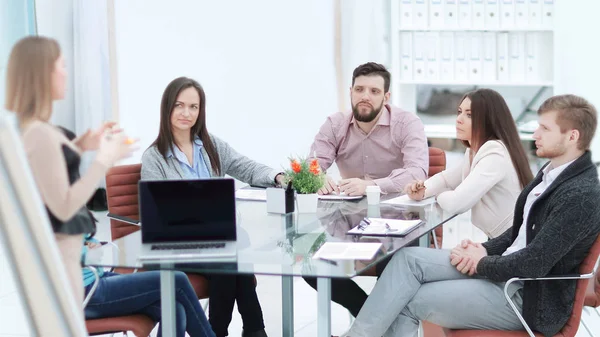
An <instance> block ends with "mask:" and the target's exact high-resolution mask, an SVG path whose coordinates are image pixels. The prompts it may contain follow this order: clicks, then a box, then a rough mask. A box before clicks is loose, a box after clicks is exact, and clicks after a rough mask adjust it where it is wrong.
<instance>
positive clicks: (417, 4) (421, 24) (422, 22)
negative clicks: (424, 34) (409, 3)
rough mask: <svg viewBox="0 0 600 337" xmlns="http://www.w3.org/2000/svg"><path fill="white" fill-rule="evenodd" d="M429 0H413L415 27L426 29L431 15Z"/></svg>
mask: <svg viewBox="0 0 600 337" xmlns="http://www.w3.org/2000/svg"><path fill="white" fill-rule="evenodd" d="M428 4H429V3H428V1H427V0H414V2H413V28H417V29H426V28H427V22H428V21H429V15H428V12H427V9H428V8H427V7H428Z"/></svg>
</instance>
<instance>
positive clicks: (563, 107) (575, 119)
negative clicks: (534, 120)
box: [538, 95, 598, 150]
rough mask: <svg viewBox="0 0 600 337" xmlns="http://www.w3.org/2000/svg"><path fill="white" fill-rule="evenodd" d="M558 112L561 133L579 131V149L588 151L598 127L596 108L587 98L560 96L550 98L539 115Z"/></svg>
mask: <svg viewBox="0 0 600 337" xmlns="http://www.w3.org/2000/svg"><path fill="white" fill-rule="evenodd" d="M550 111H556V113H557V115H556V124H558V126H560V132H562V133H565V132H567V130H570V129H576V130H578V131H579V141H578V142H577V148H578V149H580V150H588V149H589V148H590V143H591V142H592V138H594V134H595V133H596V126H597V125H598V117H597V112H596V108H595V107H594V106H593V105H592V104H591V103H590V102H588V101H587V100H586V99H585V98H583V97H579V96H575V95H558V96H553V97H550V98H548V99H547V100H546V101H545V102H544V103H542V105H541V106H540V108H539V109H538V115H542V114H544V113H546V112H550Z"/></svg>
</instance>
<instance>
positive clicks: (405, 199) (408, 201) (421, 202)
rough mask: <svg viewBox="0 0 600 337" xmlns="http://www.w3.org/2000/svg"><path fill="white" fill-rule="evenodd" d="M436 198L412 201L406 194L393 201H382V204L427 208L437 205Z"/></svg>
mask: <svg viewBox="0 0 600 337" xmlns="http://www.w3.org/2000/svg"><path fill="white" fill-rule="evenodd" d="M435 202H436V201H435V198H434V197H429V198H427V199H423V200H419V201H417V200H412V199H411V198H409V197H408V195H406V194H404V195H401V196H399V197H395V198H393V199H389V200H386V201H382V202H381V203H382V204H388V205H402V206H427V205H431V204H435Z"/></svg>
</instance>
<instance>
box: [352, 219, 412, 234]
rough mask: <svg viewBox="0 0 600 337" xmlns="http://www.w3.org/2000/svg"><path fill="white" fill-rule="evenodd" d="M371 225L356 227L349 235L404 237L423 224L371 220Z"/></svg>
mask: <svg viewBox="0 0 600 337" xmlns="http://www.w3.org/2000/svg"><path fill="white" fill-rule="evenodd" d="M369 220H370V221H371V223H370V224H368V225H366V226H356V227H354V228H352V229H351V230H349V231H348V232H347V233H348V234H354V235H371V236H404V235H406V234H408V233H410V232H411V231H412V230H414V229H415V228H417V227H418V226H419V225H421V224H422V223H423V221H421V220H396V219H382V218H369Z"/></svg>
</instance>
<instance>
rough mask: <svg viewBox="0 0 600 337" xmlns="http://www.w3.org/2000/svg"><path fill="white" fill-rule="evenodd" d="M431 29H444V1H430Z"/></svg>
mask: <svg viewBox="0 0 600 337" xmlns="http://www.w3.org/2000/svg"><path fill="white" fill-rule="evenodd" d="M429 28H444V0H429Z"/></svg>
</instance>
